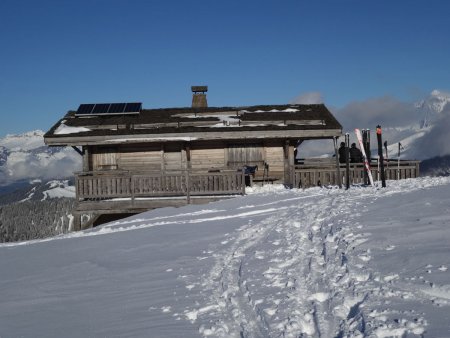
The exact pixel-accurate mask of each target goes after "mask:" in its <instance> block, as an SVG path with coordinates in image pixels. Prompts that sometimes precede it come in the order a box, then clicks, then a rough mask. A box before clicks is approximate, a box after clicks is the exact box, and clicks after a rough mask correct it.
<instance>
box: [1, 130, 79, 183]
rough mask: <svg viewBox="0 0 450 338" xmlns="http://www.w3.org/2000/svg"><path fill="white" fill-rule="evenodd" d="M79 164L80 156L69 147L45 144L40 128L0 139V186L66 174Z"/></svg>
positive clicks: (70, 172) (71, 173)
mask: <svg viewBox="0 0 450 338" xmlns="http://www.w3.org/2000/svg"><path fill="white" fill-rule="evenodd" d="M80 163H81V158H80V156H79V155H78V154H77V153H76V152H75V151H73V149H71V148H63V147H52V148H50V147H48V146H46V145H45V143H44V132H43V131H42V130H34V131H30V132H26V133H23V134H18V135H6V136H5V137H3V138H0V185H7V184H11V183H14V182H17V181H20V180H29V179H35V178H43V179H53V178H63V177H70V176H72V175H73V172H74V171H76V170H78V169H79V167H80Z"/></svg>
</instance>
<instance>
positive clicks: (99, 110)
mask: <svg viewBox="0 0 450 338" xmlns="http://www.w3.org/2000/svg"><path fill="white" fill-rule="evenodd" d="M110 105H111V104H109V103H99V104H96V105H95V107H94V110H93V111H92V115H103V114H106V113H107V112H108V109H109V106H110Z"/></svg>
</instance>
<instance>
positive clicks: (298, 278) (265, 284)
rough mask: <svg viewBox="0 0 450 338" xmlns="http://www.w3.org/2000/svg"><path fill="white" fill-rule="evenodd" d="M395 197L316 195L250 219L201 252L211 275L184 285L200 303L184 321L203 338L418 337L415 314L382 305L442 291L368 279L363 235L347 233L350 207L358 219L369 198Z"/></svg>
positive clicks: (419, 320) (420, 323) (421, 325)
mask: <svg viewBox="0 0 450 338" xmlns="http://www.w3.org/2000/svg"><path fill="white" fill-rule="evenodd" d="M400 184H401V183H400ZM415 188H416V189H422V188H426V186H421V185H420V184H418V185H416V186H415ZM396 193H401V189H400V190H393V191H388V190H372V189H353V190H350V191H348V192H347V193H342V191H340V190H336V189H331V190H327V189H323V190H322V191H320V193H319V194H318V195H319V197H313V198H308V199H306V200H301V199H298V200H297V201H296V199H292V200H293V202H292V203H291V204H290V205H289V206H288V207H286V206H285V205H284V206H283V207H281V208H279V211H278V212H277V213H276V214H272V215H270V216H269V217H267V218H266V219H265V220H263V221H261V222H259V223H256V224H254V223H253V222H252V221H251V220H249V221H248V223H247V224H246V225H244V226H242V227H241V228H240V229H239V231H238V232H237V233H231V234H228V238H227V240H225V241H224V242H223V243H231V245H229V246H226V247H225V248H223V249H221V250H220V249H218V248H212V249H211V250H210V252H214V254H213V255H212V257H213V259H214V264H213V267H212V268H211V270H210V271H208V272H206V273H204V274H203V275H202V276H201V277H196V276H192V278H191V280H190V286H191V287H192V285H196V286H198V287H199V288H200V289H201V290H202V292H201V295H202V297H203V298H204V300H203V302H200V306H197V307H194V308H192V307H190V308H187V309H185V317H186V318H187V319H188V320H190V321H191V322H192V323H196V324H197V325H199V332H200V334H201V335H203V336H204V337H207V336H214V337H390V336H402V337H403V336H405V335H407V334H408V337H409V336H417V337H419V336H420V335H421V334H423V333H424V332H425V329H426V326H427V322H426V320H425V319H424V318H423V317H422V316H421V314H419V313H416V312H415V311H413V310H412V311H410V312H407V313H406V312H405V311H401V312H399V311H397V310H394V309H389V306H388V304H390V303H391V302H392V303H395V302H396V301H399V302H401V301H407V299H408V298H410V297H415V298H416V299H417V298H419V299H420V298H422V299H424V301H430V300H432V301H433V298H439V299H440V301H441V302H444V303H445V304H448V303H449V302H448V300H449V295H450V292H449V291H448V290H442V289H432V291H430V290H428V289H426V290H424V291H420V290H419V291H417V290H416V289H414V288H411V287H409V286H408V285H407V284H404V283H403V284H402V283H399V281H398V275H395V274H394V275H389V276H380V275H379V274H377V272H375V271H371V270H370V269H369V268H367V266H366V265H367V264H366V263H367V262H368V261H370V259H371V255H370V250H367V251H365V252H364V251H362V250H360V249H358V246H359V245H361V244H363V243H364V242H366V241H367V239H368V238H369V237H370V234H369V233H359V234H354V233H353V232H352V227H351V226H349V225H351V224H354V221H353V220H352V219H353V218H355V217H356V216H359V214H358V213H355V208H357V209H360V210H361V211H363V210H364V204H365V203H370V199H373V195H374V194H375V195H377V194H379V195H383V196H388V195H391V194H396ZM325 196H326V198H325ZM338 206H339V207H338ZM254 207H255V208H256V207H260V206H254ZM271 207H272V208H273V207H276V206H274V205H271ZM247 208H252V206H247ZM355 226H357V227H358V228H362V227H363V225H358V224H355ZM393 249H394V248H392V247H387V248H386V250H387V251H389V250H393ZM261 262H269V263H270V265H269V266H267V264H266V265H264V264H261ZM441 269H442V270H444V269H445V268H441ZM192 279H194V280H195V279H196V280H195V281H194V282H193V281H192ZM434 301H435V300H434ZM386 304H387V305H386ZM368 305H370V306H368ZM380 307H384V308H385V309H384V310H378V309H377V308H380ZM366 308H367V309H366ZM392 317H397V318H401V319H395V320H391V319H390V318H392Z"/></svg>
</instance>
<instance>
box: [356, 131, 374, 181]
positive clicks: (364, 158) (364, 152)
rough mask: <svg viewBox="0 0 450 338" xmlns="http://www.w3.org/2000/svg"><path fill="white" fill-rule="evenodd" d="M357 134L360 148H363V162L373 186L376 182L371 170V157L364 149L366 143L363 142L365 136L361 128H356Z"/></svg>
mask: <svg viewBox="0 0 450 338" xmlns="http://www.w3.org/2000/svg"><path fill="white" fill-rule="evenodd" d="M355 134H356V138H357V139H358V143H359V149H361V153H362V157H363V163H364V168H365V169H366V172H367V176H368V177H369V181H370V185H371V186H372V187H373V186H374V184H373V177H372V172H371V170H370V164H369V159H368V158H367V155H366V150H365V149H364V144H363V138H362V135H361V130H359V129H358V128H356V129H355Z"/></svg>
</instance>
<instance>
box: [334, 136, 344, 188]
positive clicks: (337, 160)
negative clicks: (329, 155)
mask: <svg viewBox="0 0 450 338" xmlns="http://www.w3.org/2000/svg"><path fill="white" fill-rule="evenodd" d="M333 141H334V153H335V154H336V175H337V184H338V186H339V188H342V183H341V168H340V165H339V150H338V137H334V138H333Z"/></svg>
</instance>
